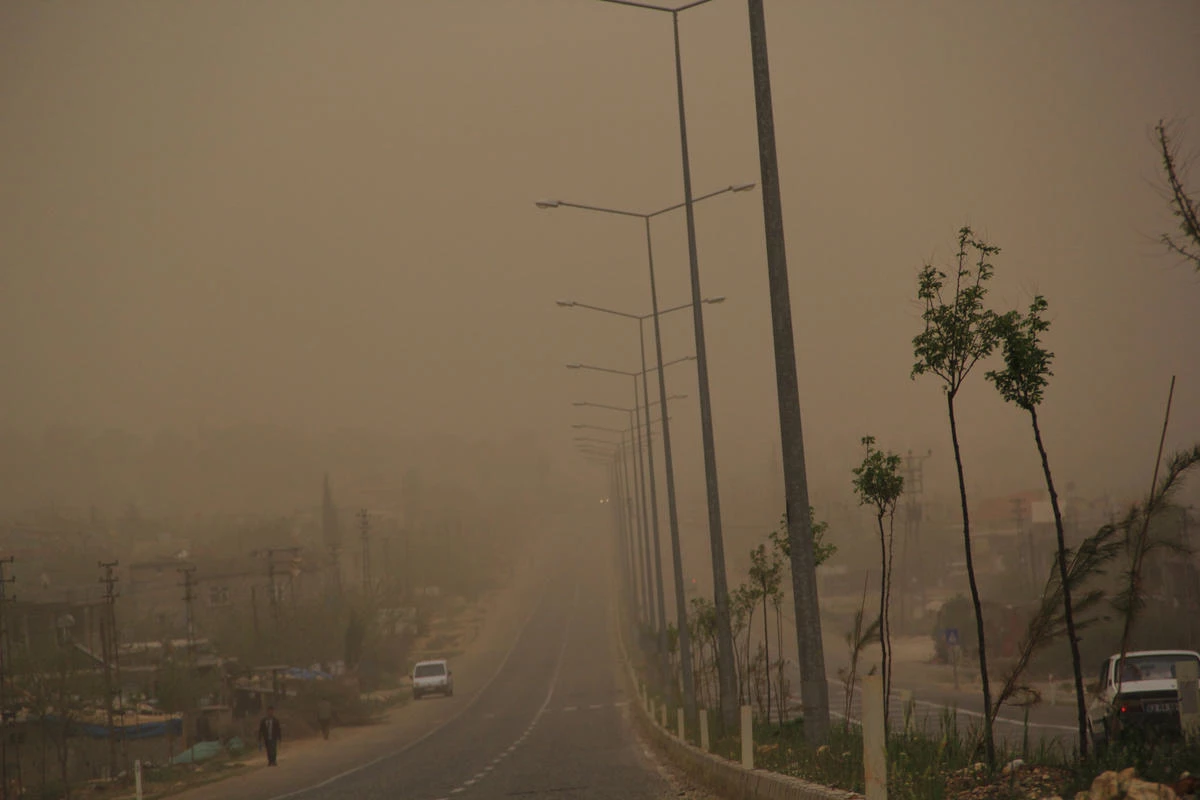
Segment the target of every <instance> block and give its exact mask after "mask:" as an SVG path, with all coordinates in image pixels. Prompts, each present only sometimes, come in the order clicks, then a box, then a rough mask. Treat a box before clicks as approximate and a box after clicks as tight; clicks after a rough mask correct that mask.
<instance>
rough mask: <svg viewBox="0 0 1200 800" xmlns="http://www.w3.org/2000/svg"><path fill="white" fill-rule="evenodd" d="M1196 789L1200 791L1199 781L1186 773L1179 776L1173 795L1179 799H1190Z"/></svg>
mask: <svg viewBox="0 0 1200 800" xmlns="http://www.w3.org/2000/svg"><path fill="white" fill-rule="evenodd" d="M1197 789H1200V781H1197V780H1196V779H1195V778H1193V777H1192V776H1191V775H1190V774H1189V773H1187V772H1185V773H1183V774H1182V775H1180V776H1179V780H1178V781H1177V782H1176V783H1175V794H1177V795H1179V796H1180V797H1190V796H1192V795H1194V794H1196V790H1197Z"/></svg>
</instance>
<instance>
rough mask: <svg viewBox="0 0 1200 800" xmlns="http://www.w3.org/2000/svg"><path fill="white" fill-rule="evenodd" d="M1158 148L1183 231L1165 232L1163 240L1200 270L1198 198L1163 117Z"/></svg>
mask: <svg viewBox="0 0 1200 800" xmlns="http://www.w3.org/2000/svg"><path fill="white" fill-rule="evenodd" d="M1154 133H1155V135H1156V137H1157V139H1158V149H1159V152H1160V153H1161V154H1162V161H1163V172H1165V173H1166V175H1167V194H1168V195H1169V200H1170V204H1171V215H1172V216H1174V217H1175V218H1176V219H1177V220H1179V233H1177V234H1174V235H1172V234H1169V233H1164V234H1163V235H1162V243H1163V244H1164V245H1166V246H1167V249H1168V250H1170V251H1171V252H1173V253H1176V254H1178V255H1181V256H1183V257H1184V258H1185V259H1186V260H1187V261H1188V262H1189V263H1190V264H1191V265H1192V266H1194V267H1195V268H1196V269H1197V270H1200V213H1198V212H1197V209H1196V200H1195V199H1194V198H1193V197H1192V196H1191V195H1190V194H1189V193H1188V192H1187V190H1186V189H1184V186H1183V177H1182V176H1181V175H1180V168H1179V153H1178V151H1177V148H1176V147H1175V145H1174V143H1173V142H1172V141H1171V137H1170V134H1169V133H1168V132H1167V126H1166V124H1165V123H1164V122H1163V121H1162V120H1161V119H1160V120H1159V121H1158V124H1157V125H1155V126H1154Z"/></svg>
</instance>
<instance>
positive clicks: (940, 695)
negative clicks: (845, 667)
mask: <svg viewBox="0 0 1200 800" xmlns="http://www.w3.org/2000/svg"><path fill="white" fill-rule="evenodd" d="M795 680H796V681H797V682H798V680H799V676H797V677H796V679H795ZM905 688H907V689H908V690H909V691H911V692H912V701H913V716H912V724H913V725H914V726H915V727H916V728H917V729H918V730H925V731H926V732H928V733H930V734H934V735H938V734H940V733H941V732H942V730H943V726H944V724H945V722H944V720H945V718H946V717H947V715H951V714H953V715H954V716H955V718H956V720H957V721H956V725H957V727H958V730H959V732H960V733H963V734H965V733H967V732H968V731H970V730H972V729H973V728H974V729H977V728H978V727H979V725H980V724H981V723H982V721H983V713H982V712H983V699H982V697H981V696H980V694H979V692H978V691H975V692H972V691H954V690H953V689H943V688H941V687H933V686H921V685H919V684H915V683H914V684H907V685H906V684H905V682H904V681H903V679H902V677H901V676H897V678H896V679H895V680H894V681H893V684H892V693H891V701H890V703H889V706H888V712H889V715H890V716H891V720H892V725H893V727H898V726H900V725H902V724H903V719H904V706H903V700H902V697H901V694H900V692H901V690H902V689H905ZM998 690H999V687H995V688H994V689H993V691H998ZM845 698H846V694H845V690H844V689H843V687H842V686H841V685H840V684H838V683H836V682H835V683H831V684H830V687H829V703H830V708H831V710H832V711H833V712H834V714H835V716H836V717H837V718H839V719H840V718H842V717H843V716H844V709H845ZM792 700H793V703H795V704H796V705H797V706H798V705H799V701H800V698H799V697H793V698H792ZM861 708H862V703H861V691H859V690H856V691H855V693H854V699H853V702H852V703H851V709H850V718H851V719H852V720H856V721H857V720H858V719H860V714H861ZM1027 729H1028V737H1029V742H1030V747H1031V748H1032V747H1037V746H1042V745H1044V746H1053V747H1063V748H1066V749H1067V750H1070V749H1071V748H1074V747H1075V746H1076V740H1077V739H1078V735H1077V732H1076V722H1075V706H1073V705H1056V706H1051V705H1045V704H1042V705H1037V706H1034V707H1032V708H1031V709H1030V710H1029V719H1028V721H1026V719H1025V717H1024V712H1023V710H1022V709H1021V708H1012V707H1007V708H1004V709H1001V711H1000V714H999V716H998V717H997V718H996V727H995V736H996V741H997V743H998V744H1000V745H1001V746H1003V747H1006V748H1007V749H1009V750H1010V751H1018V750H1020V749H1021V747H1022V746H1023V742H1024V739H1025V736H1026V730H1027Z"/></svg>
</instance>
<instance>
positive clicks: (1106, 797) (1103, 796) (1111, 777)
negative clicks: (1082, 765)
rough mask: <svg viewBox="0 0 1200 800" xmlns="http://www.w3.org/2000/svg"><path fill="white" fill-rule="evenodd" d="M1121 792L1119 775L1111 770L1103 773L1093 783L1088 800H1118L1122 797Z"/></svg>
mask: <svg viewBox="0 0 1200 800" xmlns="http://www.w3.org/2000/svg"><path fill="white" fill-rule="evenodd" d="M1120 793H1121V790H1120V788H1118V786H1117V773H1115V772H1113V771H1112V770H1109V771H1108V772H1101V773H1100V774H1099V775H1097V776H1096V779H1095V780H1094V781H1092V788H1091V791H1089V792H1088V800H1116V798H1117V796H1118V795H1120Z"/></svg>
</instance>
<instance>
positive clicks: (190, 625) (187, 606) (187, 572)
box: [179, 567, 196, 661]
mask: <svg viewBox="0 0 1200 800" xmlns="http://www.w3.org/2000/svg"><path fill="white" fill-rule="evenodd" d="M195 573H196V568H195V567H180V568H179V574H180V575H182V576H183V583H181V584H180V586H182V587H183V614H184V617H183V618H184V624H185V625H186V626H187V643H188V660H189V661H192V660H195V658H196V617H195V607H194V605H193V600H194V596H193V592H192V589H193V588H194V587H195V583H194V582H193V578H192V576H193V575H194V574H195Z"/></svg>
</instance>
